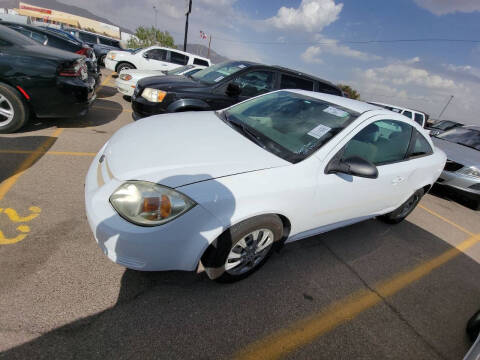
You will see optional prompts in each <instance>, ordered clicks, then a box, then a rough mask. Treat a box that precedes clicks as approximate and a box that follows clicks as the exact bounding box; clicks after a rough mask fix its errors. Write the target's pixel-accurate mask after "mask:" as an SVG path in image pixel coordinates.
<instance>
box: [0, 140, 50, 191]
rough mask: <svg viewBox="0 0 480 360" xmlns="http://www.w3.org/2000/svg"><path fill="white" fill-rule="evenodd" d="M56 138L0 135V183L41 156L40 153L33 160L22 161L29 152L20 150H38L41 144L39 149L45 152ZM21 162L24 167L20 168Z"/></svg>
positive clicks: (28, 166) (31, 164) (29, 165)
mask: <svg viewBox="0 0 480 360" xmlns="http://www.w3.org/2000/svg"><path fill="white" fill-rule="evenodd" d="M56 140H57V138H55V137H50V136H16V137H6V136H1V135H0V183H1V182H3V181H4V180H6V179H8V178H9V177H11V176H14V175H16V174H17V173H19V172H21V171H24V170H26V169H28V168H30V167H31V166H33V165H34V164H35V163H36V162H37V161H38V160H40V158H42V157H43V154H40V155H39V156H36V157H35V161H33V162H28V163H24V161H25V159H26V158H27V157H28V156H29V155H30V154H31V153H28V152H26V153H21V152H22V151H38V150H39V147H40V146H42V148H41V150H40V151H41V152H46V151H48V150H49V149H50V148H51V147H52V146H53V144H55V142H56ZM16 151H19V152H16ZM21 164H24V165H25V166H26V167H22V168H20V165H21Z"/></svg>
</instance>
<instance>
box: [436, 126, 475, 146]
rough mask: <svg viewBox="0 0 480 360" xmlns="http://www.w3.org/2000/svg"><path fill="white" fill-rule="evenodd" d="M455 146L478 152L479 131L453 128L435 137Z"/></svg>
mask: <svg viewBox="0 0 480 360" xmlns="http://www.w3.org/2000/svg"><path fill="white" fill-rule="evenodd" d="M437 137H438V138H440V139H443V140H447V141H450V142H453V143H456V144H460V145H463V146H467V147H469V148H473V149H476V150H480V131H478V130H474V129H467V128H455V129H452V130H449V131H447V132H444V133H443V134H440V135H438V136H437Z"/></svg>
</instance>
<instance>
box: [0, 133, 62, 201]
mask: <svg viewBox="0 0 480 360" xmlns="http://www.w3.org/2000/svg"><path fill="white" fill-rule="evenodd" d="M63 130H64V129H57V130H55V131H54V132H53V134H52V135H51V136H50V137H49V138H48V139H47V140H45V141H44V142H43V144H41V145H40V146H39V147H38V148H37V149H36V152H34V153H32V154H30V155H29V156H28V157H27V158H26V159H25V160H24V161H23V162H22V163H21V164H20V166H19V167H18V169H17V170H16V171H15V174H14V175H12V176H10V177H9V178H8V179H6V180H4V181H3V182H2V183H0V200H2V199H3V198H4V197H5V195H6V194H7V193H8V191H9V190H10V189H11V187H12V186H13V185H15V183H16V182H17V180H18V179H19V178H20V176H22V175H23V173H24V172H25V171H26V170H27V169H28V168H29V167H30V166H32V165H33V164H34V163H35V161H37V160H38V159H39V158H40V157H41V156H42V153H45V152H46V150H47V149H48V148H50V146H52V145H53V143H54V142H55V141H56V140H57V138H58V137H59V136H60V134H61V133H62V132H63Z"/></svg>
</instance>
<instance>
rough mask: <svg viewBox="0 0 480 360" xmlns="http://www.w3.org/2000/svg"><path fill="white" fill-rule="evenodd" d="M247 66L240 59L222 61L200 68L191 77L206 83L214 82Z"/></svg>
mask: <svg viewBox="0 0 480 360" xmlns="http://www.w3.org/2000/svg"><path fill="white" fill-rule="evenodd" d="M247 66H249V65H248V64H245V63H243V62H241V61H231V62H224V63H220V64H217V65H213V66H210V67H208V68H206V69H203V70H200V71H199V72H197V73H196V74H194V75H192V78H194V79H196V80H200V81H201V82H204V83H206V84H215V83H217V82H219V81H220V80H222V79H224V78H226V77H227V76H230V75H232V74H234V73H236V72H237V71H240V70H242V69H245V68H246V67H247Z"/></svg>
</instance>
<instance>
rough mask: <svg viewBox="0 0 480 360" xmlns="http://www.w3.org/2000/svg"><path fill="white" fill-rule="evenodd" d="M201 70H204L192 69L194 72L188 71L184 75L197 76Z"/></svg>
mask: <svg viewBox="0 0 480 360" xmlns="http://www.w3.org/2000/svg"><path fill="white" fill-rule="evenodd" d="M200 70H202V69H198V68H196V69H192V70H190V71H187V72H186V73H184V74H183V75H190V76H191V75H193V74H196V73H197V72H199V71H200Z"/></svg>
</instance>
